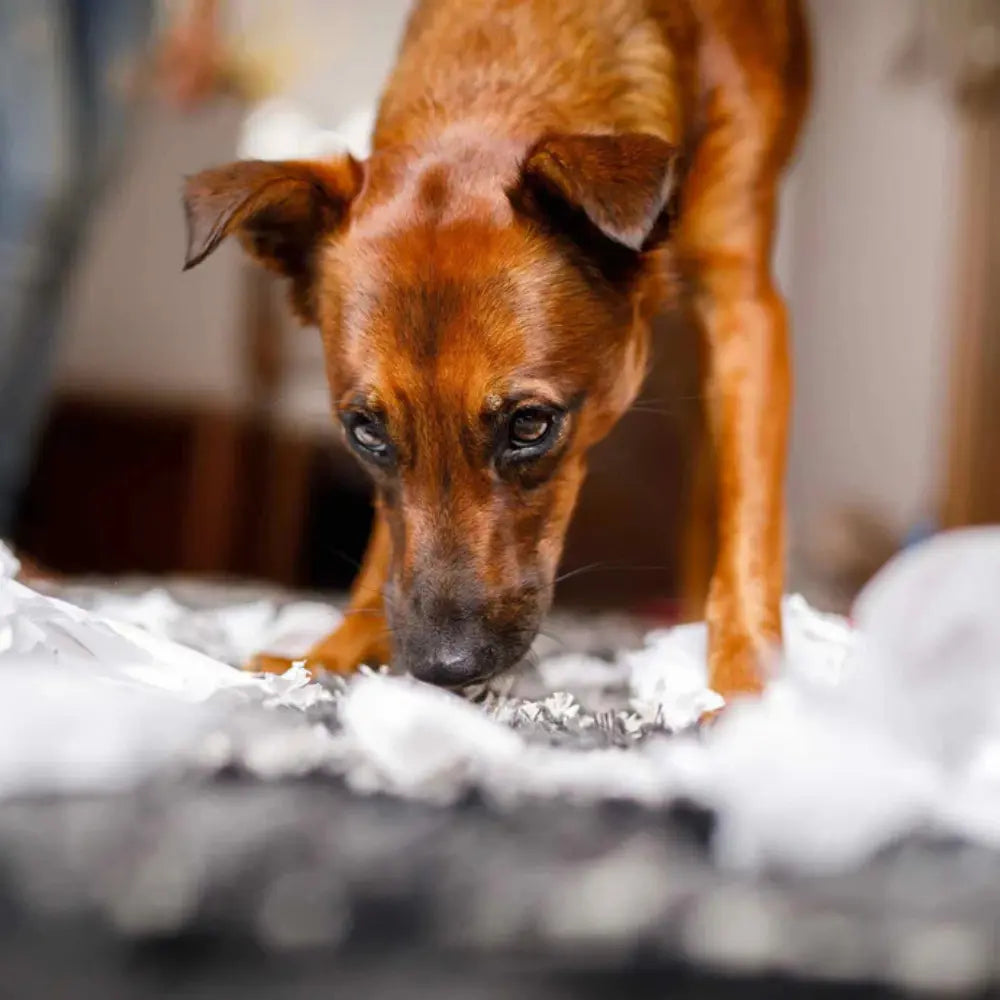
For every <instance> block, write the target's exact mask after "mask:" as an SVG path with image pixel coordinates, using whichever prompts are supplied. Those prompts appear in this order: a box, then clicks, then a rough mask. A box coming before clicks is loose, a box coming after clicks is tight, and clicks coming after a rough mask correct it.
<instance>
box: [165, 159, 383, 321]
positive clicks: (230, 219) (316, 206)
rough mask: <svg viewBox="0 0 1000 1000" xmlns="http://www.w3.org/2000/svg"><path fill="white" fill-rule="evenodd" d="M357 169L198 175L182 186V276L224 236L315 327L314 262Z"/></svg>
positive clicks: (294, 165)
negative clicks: (287, 291)
mask: <svg viewBox="0 0 1000 1000" xmlns="http://www.w3.org/2000/svg"><path fill="white" fill-rule="evenodd" d="M362 180H363V168H362V167H361V165H360V164H359V163H358V162H357V161H356V160H354V159H353V158H352V157H350V156H342V157H338V158H336V159H333V160H322V161H320V160H317V161H311V160H286V161H273V162H272V161H266V160H241V161H238V162H236V163H230V164H227V165H226V166H222V167H215V168H213V169H211V170H203V171H202V172H201V173H198V174H194V175H193V176H191V177H188V178H187V180H186V181H185V184H184V213H185V216H186V218H187V252H186V253H185V255H184V269H185V270H187V269H188V268H191V267H194V266H195V265H196V264H200V263H201V262H202V261H203V260H204V259H205V258H206V257H207V256H208V255H209V254H210V253H212V251H214V250H215V248H216V247H217V246H218V245H219V244H220V243H221V242H222V241H223V240H224V239H225V238H226V237H227V236H229V235H230V234H236V235H237V236H238V237H239V240H240V243H241V244H242V245H243V248H244V250H246V252H247V253H248V254H249V255H250V256H251V257H253V258H254V259H255V260H256V261H258V262H259V263H261V264H263V265H264V266H265V267H267V268H269V269H270V270H272V271H277V272H278V273H279V274H282V275H284V276H285V277H287V278H290V279H291V281H292V287H291V292H292V304H293V307H294V308H295V310H296V312H297V313H298V314H299V316H300V318H301V319H302V320H303V321H304V322H306V323H313V322H315V319H316V317H315V307H314V302H313V286H314V273H313V272H314V258H315V253H316V249H317V247H318V246H319V244H320V242H321V241H322V239H323V237H324V236H327V235H329V234H331V233H333V232H335V231H336V229H337V228H338V227H339V226H340V225H341V224H342V222H343V221H344V218H345V216H346V214H347V210H348V207H349V206H350V203H351V200H352V199H353V198H354V196H355V195H356V194H357V192H358V191H359V190H360V188H361V184H362Z"/></svg>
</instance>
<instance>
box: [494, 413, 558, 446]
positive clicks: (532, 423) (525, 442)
mask: <svg viewBox="0 0 1000 1000" xmlns="http://www.w3.org/2000/svg"><path fill="white" fill-rule="evenodd" d="M561 416H562V415H561V414H560V413H558V412H557V411H555V410H549V409H544V408H543V407H539V406H527V407H525V408H524V409H521V410H517V411H516V412H515V413H514V414H513V416H511V418H510V421H509V422H508V424H507V448H508V453H509V454H511V456H512V457H520V458H532V457H534V456H535V455H541V454H542V453H544V452H545V451H547V450H548V448H549V446H550V445H551V444H553V442H555V440H556V438H557V437H558V434H559V424H560V419H561Z"/></svg>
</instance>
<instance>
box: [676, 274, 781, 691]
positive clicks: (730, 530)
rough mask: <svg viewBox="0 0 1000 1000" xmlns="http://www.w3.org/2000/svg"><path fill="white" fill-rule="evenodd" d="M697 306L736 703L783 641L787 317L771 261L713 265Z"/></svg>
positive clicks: (723, 653) (715, 665)
mask: <svg viewBox="0 0 1000 1000" xmlns="http://www.w3.org/2000/svg"><path fill="white" fill-rule="evenodd" d="M696 309H697V312H698V314H699V316H700V319H701V323H702V327H703V331H704V336H705V340H706V346H707V372H706V376H707V379H706V401H707V408H708V414H707V415H708V421H709V427H710V431H711V442H712V446H713V451H714V455H715V463H716V482H717V488H718V518H719V521H718V526H719V532H718V557H717V561H716V565H715V571H714V573H713V576H712V581H711V586H710V589H709V596H708V605H707V608H706V618H707V621H708V629H709V676H710V683H711V686H712V687H713V688H714V689H715V690H716V691H718V692H719V693H720V694H722V695H723V696H724V697H730V696H732V695H738V694H745V693H754V692H757V691H759V690H760V689H761V687H762V686H763V683H764V680H765V677H764V671H765V669H766V667H767V664H768V661H769V660H770V659H771V658H772V657H773V656H774V655H775V653H776V652H777V650H778V645H779V643H780V641H781V595H782V588H783V581H784V490H783V484H784V475H785V452H786V448H787V424H788V408H789V396H790V384H789V358H788V340H787V329H786V315H785V305H784V302H783V301H782V299H781V297H780V295H779V294H778V292H777V291H776V290H775V288H774V286H773V283H772V281H771V277H770V268H769V265H768V263H767V260H766V258H765V259H753V258H749V259H746V260H738V259H737V260H733V259H727V260H725V261H724V262H721V261H720V262H719V263H718V264H717V265H716V266H713V265H712V264H711V263H709V264H708V266H707V267H706V268H705V269H704V270H703V272H702V274H701V277H700V281H699V291H698V294H697V297H696Z"/></svg>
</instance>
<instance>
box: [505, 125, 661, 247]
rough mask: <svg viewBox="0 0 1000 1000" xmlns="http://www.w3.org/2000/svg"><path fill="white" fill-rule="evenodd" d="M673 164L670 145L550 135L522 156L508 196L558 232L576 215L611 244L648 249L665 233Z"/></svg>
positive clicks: (644, 139) (642, 137)
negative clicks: (515, 179)
mask: <svg viewBox="0 0 1000 1000" xmlns="http://www.w3.org/2000/svg"><path fill="white" fill-rule="evenodd" d="M676 164H677V151H676V148H675V147H674V146H672V145H671V144H670V143H668V142H666V141H665V140H663V139H660V138H658V137H656V136H654V135H648V134H646V133H643V132H624V133H617V134H609V135H588V134H579V135H575V134H571V135H566V134H550V135H547V136H544V137H543V138H542V139H541V140H539V141H538V142H537V143H536V144H535V145H534V146H533V147H532V148H531V149H530V150H529V152H528V155H527V157H526V158H525V160H524V163H523V164H522V167H521V176H520V179H519V181H518V183H517V185H516V186H515V188H514V189H513V190H512V191H510V192H509V195H510V198H511V200H512V202H513V203H514V204H515V206H516V207H519V208H522V209H525V210H527V211H529V212H532V213H533V214H536V215H539V214H540V215H542V216H544V217H547V221H549V222H550V223H554V224H555V225H556V227H557V228H565V226H566V225H569V226H571V227H573V226H574V222H577V221H579V217H581V216H582V217H583V218H585V219H586V221H587V222H588V223H589V225H591V226H593V227H594V228H595V229H596V230H597V231H598V233H600V234H601V236H602V237H604V238H605V239H607V240H610V241H611V242H612V243H614V244H617V245H618V246H620V247H622V248H626V249H628V250H632V251H641V250H648V249H651V248H652V247H653V246H655V245H656V244H658V243H659V242H662V240H663V239H665V238H666V236H667V234H668V232H669V229H670V221H671V218H670V217H671V210H672V198H673V195H674V190H675V187H676V177H675V175H676V173H677V170H676ZM560 224H562V225H560ZM575 228H576V229H579V227H578V226H576V227H575Z"/></svg>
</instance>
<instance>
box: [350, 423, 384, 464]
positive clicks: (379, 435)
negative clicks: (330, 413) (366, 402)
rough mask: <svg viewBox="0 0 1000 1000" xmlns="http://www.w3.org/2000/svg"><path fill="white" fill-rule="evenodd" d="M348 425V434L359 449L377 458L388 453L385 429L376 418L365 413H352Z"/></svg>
mask: <svg viewBox="0 0 1000 1000" xmlns="http://www.w3.org/2000/svg"><path fill="white" fill-rule="evenodd" d="M346 423H347V433H348V434H350V436H351V437H352V438H353V440H354V443H355V444H356V445H357V446H358V447H359V448H361V449H362V450H364V451H367V452H369V453H371V454H372V455H376V456H383V455H385V454H386V453H387V452H388V450H389V441H388V438H387V436H386V433H385V429H384V428H383V427H382V425H381V424H380V423H379V422H378V421H377V420H376V419H375V418H374V417H370V416H368V415H367V414H365V413H352V414H351V415H350V417H349V418H348V420H347V421H346Z"/></svg>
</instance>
